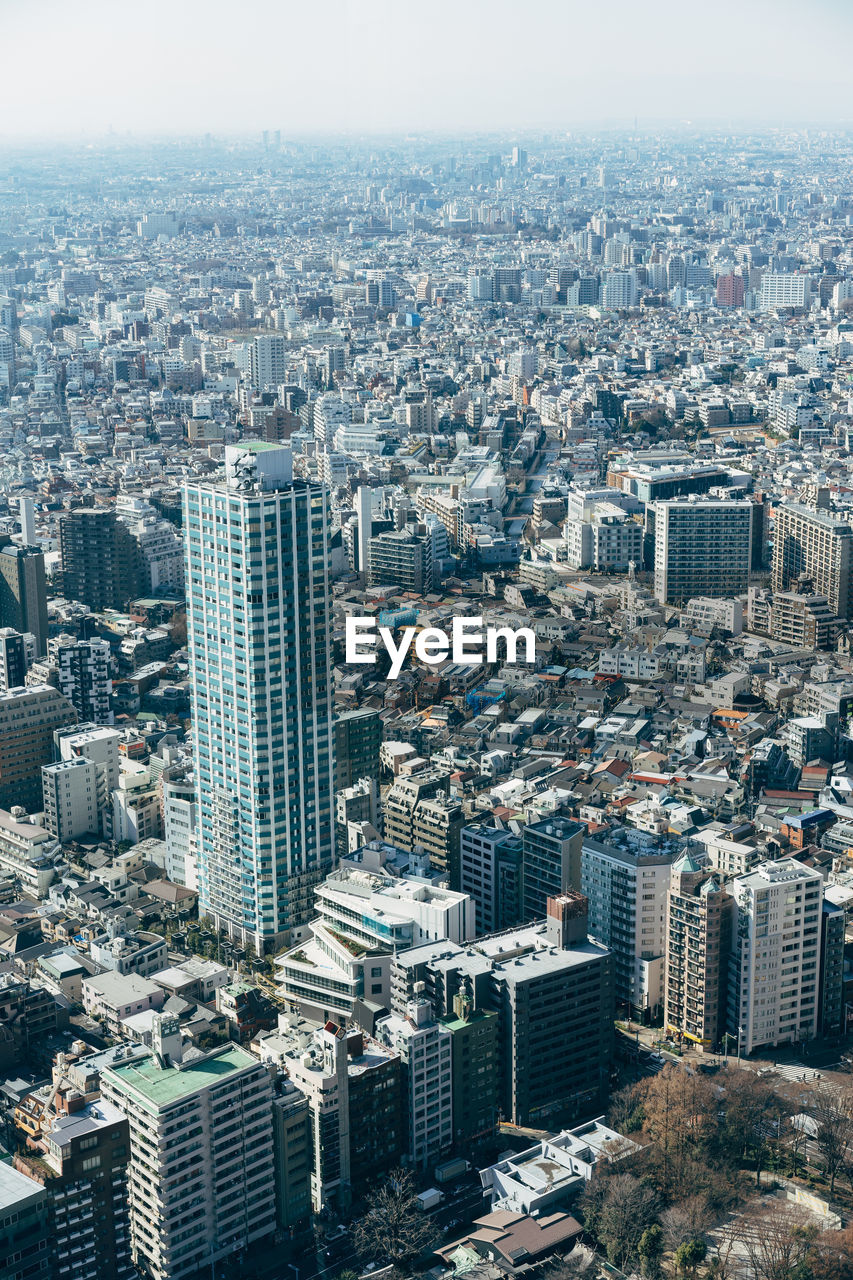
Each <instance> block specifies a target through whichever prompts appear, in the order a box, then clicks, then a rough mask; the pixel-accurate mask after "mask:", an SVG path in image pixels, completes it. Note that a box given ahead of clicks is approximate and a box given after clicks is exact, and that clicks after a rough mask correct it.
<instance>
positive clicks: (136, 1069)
mask: <svg viewBox="0 0 853 1280" xmlns="http://www.w3.org/2000/svg"><path fill="white" fill-rule="evenodd" d="M259 1065H260V1064H259V1063H258V1060H257V1058H253V1057H252V1055H251V1054H250V1053H246V1051H245V1050H244V1049H240V1048H238V1047H237V1046H236V1045H235V1046H234V1047H233V1048H229V1049H226V1050H225V1051H224V1052H223V1053H218V1054H216V1056H215V1057H210V1058H199V1059H198V1060H193V1061H192V1062H189V1063H186V1064H182V1065H181V1066H180V1067H161V1066H160V1064H159V1063H158V1061H157V1059H156V1058H155V1057H154V1056H153V1054H152V1055H151V1056H150V1057H148V1058H143V1059H141V1060H140V1061H138V1062H125V1063H114V1064H113V1065H112V1066H111V1067H108V1068H107V1070H106V1072H105V1075H107V1076H112V1077H114V1078H115V1080H116V1081H117V1082H118V1083H119V1084H120V1085H121V1087H122V1089H124V1090H126V1091H127V1092H129V1093H130V1094H132V1095H134V1096H135V1097H137V1098H139V1100H140V1101H141V1102H142V1104H143V1106H144V1107H145V1110H146V1111H151V1110H154V1111H162V1110H163V1109H164V1108H166V1107H169V1106H171V1105H172V1104H173V1103H175V1102H179V1101H180V1100H181V1099H182V1098H186V1097H187V1096H188V1095H189V1094H192V1093H198V1092H200V1091H201V1090H202V1089H209V1088H211V1087H212V1086H213V1085H217V1084H221V1083H222V1082H223V1080H226V1079H227V1078H228V1077H229V1076H235V1075H237V1074H239V1072H241V1071H245V1070H246V1068H247V1067H257V1066H259Z"/></svg>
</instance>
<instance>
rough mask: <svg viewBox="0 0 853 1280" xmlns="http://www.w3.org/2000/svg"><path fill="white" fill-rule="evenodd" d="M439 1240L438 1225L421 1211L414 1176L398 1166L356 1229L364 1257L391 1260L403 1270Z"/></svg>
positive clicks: (355, 1243)
mask: <svg viewBox="0 0 853 1280" xmlns="http://www.w3.org/2000/svg"><path fill="white" fill-rule="evenodd" d="M436 1239H437V1232H436V1228H435V1226H434V1224H433V1222H432V1220H431V1219H430V1218H428V1217H427V1216H426V1215H425V1214H423V1213H421V1211H420V1210H419V1208H418V1204H417V1198H416V1196H415V1183H414V1179H413V1178H412V1175H411V1174H410V1173H409V1172H408V1171H407V1170H405V1169H396V1170H395V1171H394V1172H393V1173H392V1174H390V1175H389V1177H388V1178H386V1179H385V1181H384V1182H382V1183H381V1184H380V1185H379V1186H378V1187H377V1189H376V1190H375V1191H374V1192H373V1194H372V1195H371V1197H370V1199H369V1202H368V1209H367V1212H366V1213H365V1215H364V1217H363V1218H359V1219H358V1221H357V1222H356V1224H355V1227H354V1230H353V1243H354V1245H355V1248H356V1251H357V1252H358V1253H359V1254H360V1256H361V1257H362V1258H364V1259H366V1260H368V1261H371V1262H381V1263H383V1264H384V1265H388V1264H389V1263H391V1264H392V1265H393V1266H395V1267H396V1268H397V1269H398V1270H400V1271H405V1269H406V1267H407V1264H409V1263H411V1262H413V1261H414V1260H415V1259H416V1258H419V1257H420V1256H421V1254H423V1253H426V1252H427V1250H428V1249H430V1248H431V1247H432V1246H433V1245H434V1244H435V1242H436Z"/></svg>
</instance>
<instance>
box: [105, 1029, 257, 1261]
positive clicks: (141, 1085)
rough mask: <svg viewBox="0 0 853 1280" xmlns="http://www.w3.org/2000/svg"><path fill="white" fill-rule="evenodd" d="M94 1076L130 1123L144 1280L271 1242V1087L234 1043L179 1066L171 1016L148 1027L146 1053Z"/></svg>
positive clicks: (136, 1254)
mask: <svg viewBox="0 0 853 1280" xmlns="http://www.w3.org/2000/svg"><path fill="white" fill-rule="evenodd" d="M127 1052H128V1055H129V1056H128V1057H127V1058H126V1059H125V1060H124V1061H122V1059H121V1058H115V1059H114V1060H113V1062H112V1064H111V1065H110V1066H108V1067H107V1068H105V1070H104V1072H103V1075H102V1077H101V1091H102V1094H103V1097H104V1098H105V1099H106V1101H107V1102H109V1103H112V1104H113V1106H116V1107H118V1108H119V1110H120V1111H123V1112H124V1113H125V1115H126V1116H127V1118H128V1121H129V1124H130V1178H129V1187H130V1232H131V1246H132V1252H133V1260H134V1262H135V1263H136V1265H137V1266H138V1267H139V1268H140V1269H141V1270H143V1271H144V1272H145V1273H146V1274H147V1275H149V1276H150V1277H151V1280H185V1278H186V1277H190V1276H195V1275H196V1274H197V1273H198V1272H199V1271H201V1270H202V1269H204V1268H208V1269H210V1268H213V1267H215V1266H216V1264H217V1263H218V1262H220V1261H221V1260H223V1259H225V1258H228V1257H231V1256H232V1255H234V1254H236V1253H239V1252H240V1251H241V1250H243V1249H246V1248H247V1247H248V1246H249V1245H251V1244H253V1243H255V1242H256V1241H259V1240H263V1239H266V1238H269V1239H270V1240H271V1239H272V1235H273V1233H274V1231H275V1216H276V1215H275V1181H274V1176H273V1139H272V1084H271V1081H270V1076H269V1072H268V1070H267V1068H266V1067H265V1066H264V1065H263V1064H262V1063H260V1062H258V1060H257V1058H253V1057H252V1056H251V1055H250V1054H248V1053H246V1052H245V1051H244V1050H243V1049H240V1048H238V1047H236V1046H234V1045H228V1046H221V1047H219V1048H217V1049H213V1050H211V1051H210V1052H209V1053H206V1054H203V1055H202V1056H200V1057H194V1058H192V1059H191V1060H188V1061H186V1062H184V1061H183V1060H182V1052H181V1033H180V1029H179V1027H178V1021H177V1018H174V1017H173V1016H171V1015H161V1016H160V1017H159V1018H156V1019H155V1023H154V1031H153V1043H152V1049H151V1050H148V1049H144V1050H141V1051H135V1050H133V1049H130V1050H128V1051H127Z"/></svg>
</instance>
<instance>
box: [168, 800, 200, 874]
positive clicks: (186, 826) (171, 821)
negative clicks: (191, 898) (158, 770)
mask: <svg viewBox="0 0 853 1280" xmlns="http://www.w3.org/2000/svg"><path fill="white" fill-rule="evenodd" d="M196 815H197V810H196V802H195V783H193V782H188V781H186V780H181V781H172V780H169V779H164V781H163V838H164V840H165V841H166V876H167V877H168V879H169V880H171V881H172V882H173V883H174V884H183V885H186V887H187V888H188V889H196V888H197V887H198V876H197V872H196V865H195V843H194V840H193V836H194V834H195V829H196Z"/></svg>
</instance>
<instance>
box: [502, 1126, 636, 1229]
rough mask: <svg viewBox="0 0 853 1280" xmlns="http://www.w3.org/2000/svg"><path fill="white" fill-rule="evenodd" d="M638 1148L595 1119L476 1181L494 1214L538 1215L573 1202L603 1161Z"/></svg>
mask: <svg viewBox="0 0 853 1280" xmlns="http://www.w3.org/2000/svg"><path fill="white" fill-rule="evenodd" d="M638 1149H639V1148H638V1147H637V1146H636V1144H635V1143H633V1142H630V1141H629V1140H628V1139H627V1138H623V1137H622V1135H621V1134H619V1133H617V1132H616V1130H615V1129H609V1128H608V1127H607V1125H606V1124H604V1123H603V1119H602V1118H599V1119H598V1120H590V1121H589V1123H588V1124H582V1125H578V1127H577V1128H576V1129H563V1131H562V1132H561V1133H557V1134H554V1136H553V1137H551V1138H543V1139H542V1141H541V1142H537V1143H536V1144H535V1146H532V1147H528V1148H527V1150H526V1151H520V1152H519V1153H518V1155H513V1156H508V1157H507V1158H506V1159H504V1160H499V1161H498V1163H497V1164H493V1165H490V1166H489V1167H488V1168H487V1169H481V1170H480V1182H481V1184H482V1186H483V1190H484V1191H485V1192H486V1194H487V1195H488V1196H490V1198H491V1211H492V1213H495V1212H498V1211H501V1212H506V1213H523V1214H536V1213H537V1212H541V1211H542V1210H546V1211H547V1210H550V1209H552V1208H555V1207H557V1206H564V1205H565V1204H566V1203H567V1202H569V1201H571V1200H574V1199H575V1197H576V1196H577V1195H579V1194H580V1192H581V1191H582V1190H583V1188H584V1186H585V1185H586V1183H587V1182H589V1181H590V1179H591V1178H592V1175H593V1173H594V1171H595V1168H596V1166H597V1165H598V1164H600V1163H601V1162H602V1161H605V1162H606V1161H610V1160H621V1159H623V1158H624V1157H625V1156H626V1155H627V1154H628V1153H629V1152H632V1151H637V1150H638Z"/></svg>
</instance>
